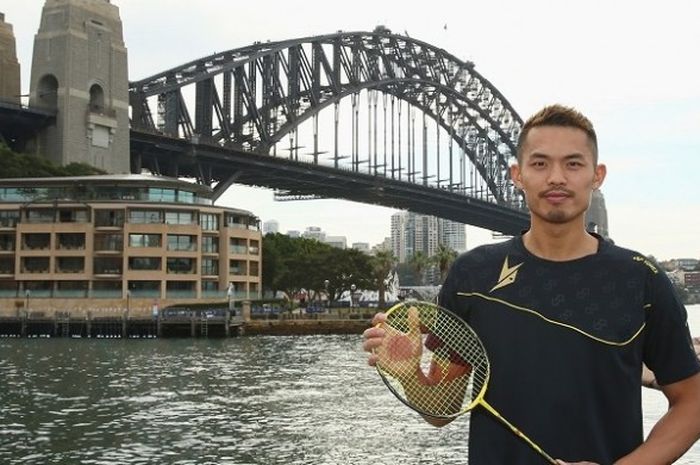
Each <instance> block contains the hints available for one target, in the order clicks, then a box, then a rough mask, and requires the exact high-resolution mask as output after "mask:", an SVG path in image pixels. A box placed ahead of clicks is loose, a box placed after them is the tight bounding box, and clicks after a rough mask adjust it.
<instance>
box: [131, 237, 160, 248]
mask: <svg viewBox="0 0 700 465" xmlns="http://www.w3.org/2000/svg"><path fill="white" fill-rule="evenodd" d="M161 244H162V242H161V236H160V234H129V247H160V246H161Z"/></svg>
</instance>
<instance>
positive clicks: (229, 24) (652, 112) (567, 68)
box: [0, 0, 700, 259]
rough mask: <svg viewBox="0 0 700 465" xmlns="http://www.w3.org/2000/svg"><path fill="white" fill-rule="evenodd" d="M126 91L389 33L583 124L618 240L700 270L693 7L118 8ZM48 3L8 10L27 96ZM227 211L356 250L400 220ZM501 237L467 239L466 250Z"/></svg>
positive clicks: (308, 207)
mask: <svg viewBox="0 0 700 465" xmlns="http://www.w3.org/2000/svg"><path fill="white" fill-rule="evenodd" d="M112 3H114V4H115V5H117V6H118V7H119V9H120V15H121V19H122V22H123V27H124V41H125V44H126V47H127V49H128V53H129V77H130V79H132V80H138V79H142V78H145V77H148V76H151V75H153V74H156V73H158V72H160V71H164V70H166V69H169V68H172V67H175V66H177V65H180V64H183V63H185V62H188V61H191V60H194V59H197V58H200V57H203V56H206V55H210V54H212V53H215V52H221V51H225V50H229V49H234V48H238V47H243V46H246V45H250V44H252V43H253V42H255V41H266V40H271V41H275V40H283V39H291V38H298V37H307V36H312V35H319V34H327V33H332V32H335V31H337V30H343V31H360V30H365V31H371V30H373V29H374V28H375V27H376V26H377V25H380V24H381V25H385V26H386V27H388V28H390V29H391V30H392V31H394V32H397V33H408V34H409V35H410V36H411V37H413V38H416V39H419V40H423V41H425V42H428V43H430V44H433V45H436V46H438V47H441V48H443V49H445V50H447V51H448V52H450V53H452V54H453V55H455V56H457V57H458V58H460V59H463V60H470V61H472V62H474V63H475V65H476V69H477V71H479V72H480V73H481V74H482V76H484V77H485V78H486V79H487V80H489V81H490V82H491V83H492V84H493V85H494V86H495V87H496V88H498V90H499V91H500V92H501V93H502V94H503V95H504V96H505V98H506V99H507V100H508V101H509V102H510V103H511V104H512V106H513V107H514V108H515V110H516V111H517V112H518V113H519V114H520V116H521V117H522V118H523V119H526V118H527V117H528V116H529V115H531V114H533V113H534V112H536V111H537V110H539V109H540V108H541V107H542V106H544V105H547V104H551V103H563V104H566V105H571V106H574V107H576V108H577V109H579V110H580V111H582V112H583V113H584V114H586V115H587V116H588V117H589V118H590V119H591V120H592V121H593V123H594V125H595V127H596V131H597V133H598V140H599V151H600V161H601V162H603V163H605V164H606V165H607V167H608V176H607V179H606V181H605V183H604V185H603V186H602V192H603V194H604V196H605V201H606V206H607V209H608V222H609V231H610V235H611V237H612V238H613V239H614V240H615V242H616V243H617V244H619V245H622V246H625V247H628V248H632V249H635V250H638V251H640V252H642V253H644V254H647V255H654V256H655V257H656V258H658V259H671V258H680V257H693V258H700V174H699V173H700V60H698V59H697V56H698V55H697V54H698V50H700V28H698V27H697V18H700V3H698V2H696V1H694V0H687V1H684V0H667V1H664V2H660V1H643V0H636V1H629V0H617V1H614V2H610V1H607V0H604V1H600V0H591V1H587V2H575V3H573V2H563V1H546V0H529V1H527V2H522V1H519V0H501V1H499V0H494V1H478V2H474V1H462V2H452V1H444V0H433V1H431V2H426V3H423V4H420V3H416V2H405V1H401V2H399V1H395V0H383V1H381V2H377V1H375V0H373V1H367V0H356V1H354V2H348V3H345V2H327V1H320V0H304V1H290V0H286V1H282V0H260V1H258V2H231V1H230V0H200V1H198V2H192V1H190V0H167V1H165V0H112ZM43 4H44V1H43V0H0V12H4V13H5V15H6V18H5V20H6V21H7V22H8V23H10V24H12V25H13V27H14V32H15V37H16V41H17V53H18V59H19V61H20V65H21V66H22V91H23V93H28V91H29V77H30V76H29V74H30V66H31V54H32V47H33V40H34V39H33V38H34V34H35V33H36V31H37V30H38V27H39V21H40V17H41V8H42V6H43ZM219 203H220V204H222V205H225V206H231V207H237V208H244V209H247V210H250V211H252V212H254V213H255V214H256V215H258V216H259V217H260V218H261V220H262V221H267V220H272V219H274V220H277V221H278V222H279V223H280V229H281V231H282V232H285V231H287V230H301V231H303V230H304V229H305V228H306V227H307V226H319V227H321V228H322V229H324V230H325V231H326V233H327V234H329V235H344V236H346V237H347V238H348V243H349V244H350V243H352V242H369V243H370V244H371V245H374V244H376V243H379V242H381V241H382V240H383V239H384V237H386V236H388V235H389V225H390V216H391V215H392V214H393V213H395V210H392V209H388V208H384V207H376V206H369V205H364V204H358V203H351V202H345V201H337V200H316V201H295V202H275V201H274V200H273V196H272V192H271V191H269V190H264V189H255V188H249V187H244V186H234V187H232V188H231V189H230V190H229V191H227V193H226V194H224V196H222V198H221V199H220V202H219ZM491 240H492V239H491V233H490V232H488V231H484V230H480V229H477V228H472V227H469V228H468V232H467V245H468V247H470V248H471V247H474V246H476V245H479V244H481V243H485V242H490V241H491Z"/></svg>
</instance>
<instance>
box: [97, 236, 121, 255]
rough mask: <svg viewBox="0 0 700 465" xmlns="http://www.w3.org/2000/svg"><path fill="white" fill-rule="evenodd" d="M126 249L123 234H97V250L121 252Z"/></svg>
mask: <svg viewBox="0 0 700 465" xmlns="http://www.w3.org/2000/svg"><path fill="white" fill-rule="evenodd" d="M123 249H124V238H123V237H122V235H121V234H96V235H95V251H98V252H121V251H122V250H123Z"/></svg>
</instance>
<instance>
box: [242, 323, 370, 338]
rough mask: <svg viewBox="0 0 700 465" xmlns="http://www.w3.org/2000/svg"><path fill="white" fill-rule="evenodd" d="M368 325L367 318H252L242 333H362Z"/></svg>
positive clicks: (279, 334)
mask: <svg viewBox="0 0 700 465" xmlns="http://www.w3.org/2000/svg"><path fill="white" fill-rule="evenodd" d="M369 326H370V321H369V320H367V319H357V320H331V319H322V320H307V319H304V320H301V319H300V320H253V321H249V322H246V323H245V324H244V325H243V327H242V328H241V329H242V332H243V334H244V335H275V336H292V335H303V334H358V335H359V334H362V332H363V331H364V330H365V329H367V328H368V327H369Z"/></svg>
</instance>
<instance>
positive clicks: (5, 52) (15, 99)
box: [0, 13, 20, 104]
mask: <svg viewBox="0 0 700 465" xmlns="http://www.w3.org/2000/svg"><path fill="white" fill-rule="evenodd" d="M19 77H20V76H19V62H18V61H17V48H16V47H15V35H14V33H13V32H12V25H11V24H9V23H6V22H5V15H4V14H3V13H0V100H2V101H4V102H9V103H15V104H17V103H19V95H20V85H19Z"/></svg>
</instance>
